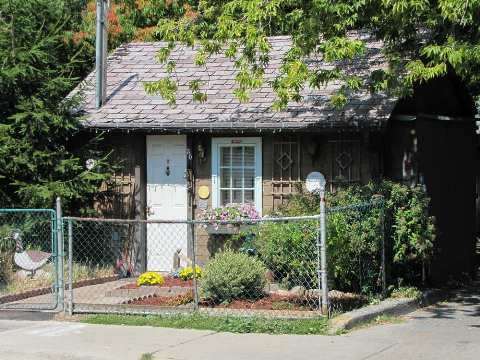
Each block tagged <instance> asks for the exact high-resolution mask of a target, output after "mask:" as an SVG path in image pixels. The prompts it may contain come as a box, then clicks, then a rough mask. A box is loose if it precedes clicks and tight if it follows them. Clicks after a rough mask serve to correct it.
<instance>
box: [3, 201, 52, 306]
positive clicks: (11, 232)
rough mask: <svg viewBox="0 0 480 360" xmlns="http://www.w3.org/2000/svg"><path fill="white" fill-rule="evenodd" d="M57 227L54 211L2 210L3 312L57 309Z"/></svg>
mask: <svg viewBox="0 0 480 360" xmlns="http://www.w3.org/2000/svg"><path fill="white" fill-rule="evenodd" d="M56 227H57V222H56V213H55V211H54V210H49V209H0V309H27V310H32V309H39V310H53V309H55V308H57V304H58V301H57V299H58V296H57V295H58V294H57V291H58V287H57V284H58V270H59V268H60V266H59V263H58V257H57V242H56V239H57V236H56V235H57V228H56Z"/></svg>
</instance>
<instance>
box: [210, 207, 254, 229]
mask: <svg viewBox="0 0 480 360" xmlns="http://www.w3.org/2000/svg"><path fill="white" fill-rule="evenodd" d="M259 218H260V215H259V214H258V212H257V210H256V209H255V207H254V206H253V205H252V204H242V205H236V204H228V205H225V206H222V207H219V208H215V209H207V210H205V211H204V212H203V214H202V219H203V220H207V221H208V222H209V223H208V224H206V228H207V231H208V233H209V234H211V235H235V234H238V233H239V232H240V231H244V230H245V229H247V228H248V226H249V220H256V219H259ZM225 222H228V223H225Z"/></svg>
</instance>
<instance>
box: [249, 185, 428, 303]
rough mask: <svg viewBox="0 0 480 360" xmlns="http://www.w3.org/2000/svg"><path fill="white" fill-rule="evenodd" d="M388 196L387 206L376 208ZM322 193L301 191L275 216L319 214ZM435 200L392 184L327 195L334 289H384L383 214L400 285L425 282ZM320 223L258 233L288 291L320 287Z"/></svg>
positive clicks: (273, 226) (270, 226)
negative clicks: (431, 207)
mask: <svg viewBox="0 0 480 360" xmlns="http://www.w3.org/2000/svg"><path fill="white" fill-rule="evenodd" d="M377 194H380V195H383V197H384V207H383V208H382V207H381V206H372V205H366V206H360V207H357V208H350V210H341V211H335V208H337V209H338V207H346V206H351V205H356V204H360V203H367V202H368V203H370V204H372V202H373V200H372V199H374V196H375V195H377ZM318 204H319V199H318V196H317V195H312V194H309V193H303V192H300V193H299V194H297V195H295V196H293V197H292V198H291V199H290V201H289V202H288V203H287V204H286V205H285V206H283V207H282V208H280V209H279V211H278V212H277V213H275V215H283V216H299V215H313V214H318V211H319V205H318ZM428 204H429V199H428V197H427V196H426V194H425V192H424V191H423V189H421V188H413V189H412V188H410V187H408V186H405V185H401V184H396V183H393V182H389V181H383V182H381V183H370V184H367V185H363V186H351V187H348V188H345V189H340V190H337V192H335V193H333V194H332V193H330V194H327V206H328V208H329V209H330V211H329V213H328V217H327V254H328V255H327V256H328V271H329V282H330V286H331V287H333V288H335V289H338V290H341V291H353V292H361V293H367V294H368V293H372V292H377V291H378V290H380V285H381V281H380V280H381V277H380V276H381V273H380V267H381V262H380V261H381V246H382V237H383V236H384V234H383V232H382V211H383V215H384V224H385V239H386V244H387V247H388V244H391V246H390V251H391V252H392V255H391V257H390V258H389V259H387V261H389V262H391V263H392V266H391V270H392V271H391V274H392V277H393V279H392V280H395V281H396V282H399V280H400V279H401V280H403V281H404V282H406V283H410V284H414V283H418V282H419V280H420V279H419V278H420V275H421V273H422V271H421V270H422V265H423V264H426V263H428V261H429V259H430V258H431V256H432V254H433V241H434V238H435V226H434V219H433V218H432V217H430V216H429V215H428ZM317 236H318V222H316V221H300V222H298V221H297V222H289V223H264V224H261V225H259V226H258V227H257V229H255V240H254V245H255V248H256V249H257V250H258V253H259V256H260V258H261V259H262V261H264V263H265V264H266V266H267V267H268V268H269V269H270V270H272V271H273V273H274V276H275V278H276V280H277V281H280V282H282V283H284V284H285V285H286V286H288V287H292V286H295V285H303V286H305V287H307V288H313V287H316V286H317V280H316V279H317V273H316V267H317V246H316V241H317Z"/></svg>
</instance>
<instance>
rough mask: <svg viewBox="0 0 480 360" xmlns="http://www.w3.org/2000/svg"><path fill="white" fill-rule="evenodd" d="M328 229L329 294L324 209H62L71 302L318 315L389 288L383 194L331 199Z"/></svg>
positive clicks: (76, 308)
mask: <svg viewBox="0 0 480 360" xmlns="http://www.w3.org/2000/svg"><path fill="white" fill-rule="evenodd" d="M326 230H327V259H328V263H327V264H325V267H326V269H328V288H329V289H331V290H330V291H329V292H328V299H326V298H325V299H324V298H323V296H322V281H321V275H322V260H321V241H320V216H319V215H314V216H299V217H275V218H263V219H258V220H243V221H222V222H209V221H201V220H195V221H160V220H151V221H146V220H143V221H142V220H115V219H86V218H64V232H65V241H66V243H65V244H66V245H65V247H66V249H68V266H67V271H66V272H67V275H66V276H67V285H66V287H67V289H66V294H65V297H66V302H67V304H68V306H67V309H68V310H69V311H70V312H72V313H75V312H77V313H81V312H107V313H129V314H154V313H172V312H190V311H194V310H198V311H201V312H207V313H210V314H234V315H244V316H250V315H254V316H256V315H267V316H281V317H304V316H317V315H318V314H319V312H321V310H322V304H323V305H326V304H328V305H329V310H330V311H345V310H348V309H350V308H353V307H357V306H361V305H362V304H364V303H365V302H366V301H367V296H368V295H372V294H380V293H382V291H384V290H385V282H384V271H383V269H384V263H383V262H382V260H383V261H384V257H383V256H382V254H383V251H384V246H383V203H382V202H381V201H372V202H371V203H365V204H360V205H356V206H345V207H336V208H330V209H327V226H326ZM145 272H147V273H146V274H144V273H145ZM142 274H143V275H142ZM159 275H160V276H159ZM328 300H329V301H328ZM323 310H324V309H323Z"/></svg>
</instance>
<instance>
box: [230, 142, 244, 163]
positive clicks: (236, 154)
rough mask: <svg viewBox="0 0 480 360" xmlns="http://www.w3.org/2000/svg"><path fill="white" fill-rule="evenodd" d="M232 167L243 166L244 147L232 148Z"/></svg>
mask: <svg viewBox="0 0 480 360" xmlns="http://www.w3.org/2000/svg"><path fill="white" fill-rule="evenodd" d="M232 166H243V147H241V146H234V147H232Z"/></svg>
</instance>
